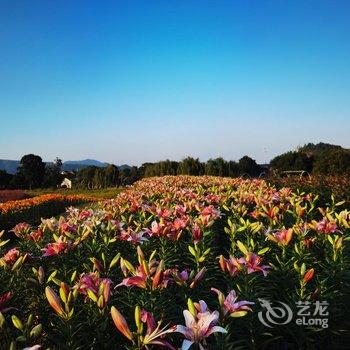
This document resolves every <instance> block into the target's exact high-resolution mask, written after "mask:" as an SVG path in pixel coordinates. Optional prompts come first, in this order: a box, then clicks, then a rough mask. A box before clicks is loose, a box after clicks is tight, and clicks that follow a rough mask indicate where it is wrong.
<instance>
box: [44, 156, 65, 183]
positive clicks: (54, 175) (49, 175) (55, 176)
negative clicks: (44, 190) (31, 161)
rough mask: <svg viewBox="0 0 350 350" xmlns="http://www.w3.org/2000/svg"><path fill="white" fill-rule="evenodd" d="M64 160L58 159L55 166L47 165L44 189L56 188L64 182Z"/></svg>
mask: <svg viewBox="0 0 350 350" xmlns="http://www.w3.org/2000/svg"><path fill="white" fill-rule="evenodd" d="M61 169H62V160H61V159H59V158H56V159H55V160H54V162H53V164H46V167H45V175H44V181H43V185H44V187H56V186H57V185H58V184H59V183H60V181H61V180H62V175H61Z"/></svg>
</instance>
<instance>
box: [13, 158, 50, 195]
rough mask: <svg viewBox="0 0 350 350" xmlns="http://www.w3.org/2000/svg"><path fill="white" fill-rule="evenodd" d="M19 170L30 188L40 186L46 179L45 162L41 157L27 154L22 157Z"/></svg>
mask: <svg viewBox="0 0 350 350" xmlns="http://www.w3.org/2000/svg"><path fill="white" fill-rule="evenodd" d="M17 172H18V174H19V176H20V177H23V179H24V184H25V185H26V186H28V187H29V188H30V189H31V188H36V187H40V186H41V185H42V182H43V179H44V174H45V163H44V162H43V161H42V159H41V157H39V156H37V155H34V154H27V155H25V156H23V157H22V159H21V162H20V166H19V168H18V170H17Z"/></svg>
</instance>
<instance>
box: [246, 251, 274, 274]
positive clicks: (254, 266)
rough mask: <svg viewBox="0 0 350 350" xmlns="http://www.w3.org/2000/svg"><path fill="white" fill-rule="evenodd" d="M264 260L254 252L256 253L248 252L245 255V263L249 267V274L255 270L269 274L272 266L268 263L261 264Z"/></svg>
mask: <svg viewBox="0 0 350 350" xmlns="http://www.w3.org/2000/svg"><path fill="white" fill-rule="evenodd" d="M261 262H262V259H261V258H260V256H258V255H256V254H254V253H248V255H247V256H246V257H245V265H246V267H247V272H248V274H250V273H253V272H255V271H261V272H262V274H263V275H264V276H265V277H266V276H267V270H268V269H270V268H271V267H270V266H267V265H262V266H261V265H260V264H261Z"/></svg>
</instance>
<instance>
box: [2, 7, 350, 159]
mask: <svg viewBox="0 0 350 350" xmlns="http://www.w3.org/2000/svg"><path fill="white" fill-rule="evenodd" d="M349 18H350V2H349V1H336V0H331V1H321V0H315V1H305V0H302V1H296V0H291V1H283V0H275V1H268V0H266V1H265V0H256V1H248V0H242V1H234V0H228V1H220V0H217V1H205V0H197V1H190V0H178V1H175V0H174V1H172V0H162V1H160V0H159V1H152V0H147V1H146V0H145V1H136V0H135V1H130V0H124V1H110V2H108V1H87V0H84V1H47V0H45V1H28V0H23V1H15V0H0V50H1V51H0V158H4V159H20V158H21V156H22V155H23V154H26V153H35V154H39V155H41V156H42V158H43V159H44V160H46V161H49V160H53V159H54V158H55V157H56V156H59V157H60V158H62V159H63V160H64V161H65V160H73V159H74V160H77V159H84V158H94V159H98V160H101V161H108V162H112V163H115V164H121V163H128V164H136V165H138V164H140V163H142V162H144V161H157V160H162V159H166V158H170V159H174V160H179V159H181V158H183V157H184V156H186V155H192V156H195V157H199V158H200V159H202V160H206V159H208V158H210V157H217V156H223V157H224V158H226V159H236V160H237V159H239V158H240V157H241V156H243V155H245V154H248V155H250V156H252V157H253V158H255V159H256V160H257V161H259V162H266V161H268V160H270V159H271V157H273V156H275V155H277V154H279V153H281V152H285V151H287V150H290V149H293V148H295V147H297V146H298V145H303V144H304V143H306V142H319V141H324V142H330V143H335V144H340V145H342V146H344V147H350V138H349V135H350V96H349V93H350V20H349Z"/></svg>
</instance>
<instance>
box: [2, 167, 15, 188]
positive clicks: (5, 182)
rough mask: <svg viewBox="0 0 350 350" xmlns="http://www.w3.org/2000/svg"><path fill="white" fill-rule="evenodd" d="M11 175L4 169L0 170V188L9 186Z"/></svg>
mask: <svg viewBox="0 0 350 350" xmlns="http://www.w3.org/2000/svg"><path fill="white" fill-rule="evenodd" d="M12 178H13V175H11V174H8V173H7V171H6V170H0V188H9V187H10V183H11V180H12Z"/></svg>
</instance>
